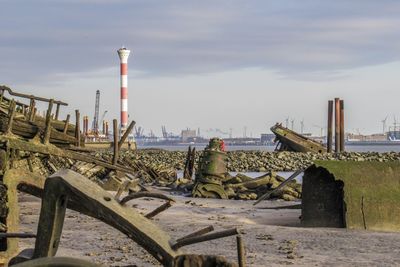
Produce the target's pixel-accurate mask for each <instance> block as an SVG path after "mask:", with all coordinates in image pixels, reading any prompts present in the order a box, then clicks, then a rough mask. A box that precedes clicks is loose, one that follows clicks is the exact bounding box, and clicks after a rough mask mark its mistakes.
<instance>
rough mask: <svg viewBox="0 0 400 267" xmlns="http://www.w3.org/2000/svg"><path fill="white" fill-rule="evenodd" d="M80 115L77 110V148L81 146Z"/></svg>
mask: <svg viewBox="0 0 400 267" xmlns="http://www.w3.org/2000/svg"><path fill="white" fill-rule="evenodd" d="M80 116H81V115H80V113H79V110H78V109H77V110H75V117H76V122H75V138H76V146H78V147H79V146H81V129H80V126H81V120H80Z"/></svg>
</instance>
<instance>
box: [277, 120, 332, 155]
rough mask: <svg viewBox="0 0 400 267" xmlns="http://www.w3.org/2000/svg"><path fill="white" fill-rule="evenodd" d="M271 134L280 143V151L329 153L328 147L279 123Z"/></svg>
mask: <svg viewBox="0 0 400 267" xmlns="http://www.w3.org/2000/svg"><path fill="white" fill-rule="evenodd" d="M271 132H273V133H274V134H275V136H276V140H277V141H279V144H278V146H279V147H278V150H280V151H295V152H315V153H324V152H326V151H327V149H326V147H325V146H323V145H322V144H321V143H318V142H317V141H314V140H312V139H310V138H307V137H305V136H304V135H301V134H298V133H296V132H295V131H292V130H289V129H288V128H285V127H283V126H282V125H280V124H278V123H277V124H275V125H274V126H272V127H271Z"/></svg>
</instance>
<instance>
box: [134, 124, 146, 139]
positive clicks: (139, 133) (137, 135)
mask: <svg viewBox="0 0 400 267" xmlns="http://www.w3.org/2000/svg"><path fill="white" fill-rule="evenodd" d="M143 132H144V129H143V128H142V127H141V126H139V127H137V128H136V126H135V138H137V139H139V138H141V137H143Z"/></svg>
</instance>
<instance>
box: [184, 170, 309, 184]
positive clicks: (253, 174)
mask: <svg viewBox="0 0 400 267" xmlns="http://www.w3.org/2000/svg"><path fill="white" fill-rule="evenodd" d="M238 173H239V172H229V174H230V175H232V176H236V175H237V174H238ZM293 173H294V172H277V174H278V175H279V176H282V177H283V178H285V179H287V178H289V177H290V175H292V174H293ZM177 174H178V178H182V177H183V171H178V172H177ZM241 174H244V175H246V176H249V177H251V178H257V177H260V176H263V175H264V174H266V172H241ZM303 175H304V173H300V174H299V175H298V176H297V177H296V178H295V180H296V181H297V182H298V183H301V182H302V181H303Z"/></svg>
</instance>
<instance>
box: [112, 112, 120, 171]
mask: <svg viewBox="0 0 400 267" xmlns="http://www.w3.org/2000/svg"><path fill="white" fill-rule="evenodd" d="M113 130H114V144H113V147H114V154H113V160H112V163H113V165H115V164H117V161H118V156H119V145H118V121H117V120H116V119H114V120H113Z"/></svg>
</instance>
